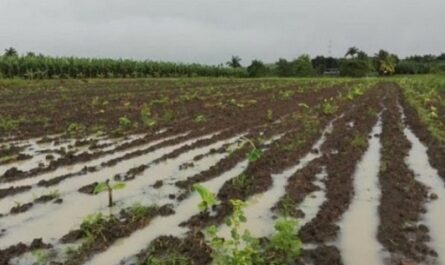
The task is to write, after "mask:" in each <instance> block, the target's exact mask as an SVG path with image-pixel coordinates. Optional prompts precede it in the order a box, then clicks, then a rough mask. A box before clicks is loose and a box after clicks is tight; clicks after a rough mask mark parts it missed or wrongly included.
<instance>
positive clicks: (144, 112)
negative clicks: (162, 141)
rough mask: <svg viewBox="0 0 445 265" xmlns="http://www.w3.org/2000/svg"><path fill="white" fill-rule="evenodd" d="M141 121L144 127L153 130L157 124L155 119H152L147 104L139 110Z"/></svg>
mask: <svg viewBox="0 0 445 265" xmlns="http://www.w3.org/2000/svg"><path fill="white" fill-rule="evenodd" d="M141 120H142V122H143V123H144V125H145V127H148V128H153V127H155V126H156V125H157V124H158V122H157V121H156V119H155V118H153V117H152V114H151V110H150V107H148V105H147V104H144V105H143V106H142V109H141Z"/></svg>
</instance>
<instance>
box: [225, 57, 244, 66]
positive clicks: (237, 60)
mask: <svg viewBox="0 0 445 265" xmlns="http://www.w3.org/2000/svg"><path fill="white" fill-rule="evenodd" d="M227 65H228V66H230V67H232V68H240V67H241V58H240V57H239V56H232V59H230V61H228V62H227Z"/></svg>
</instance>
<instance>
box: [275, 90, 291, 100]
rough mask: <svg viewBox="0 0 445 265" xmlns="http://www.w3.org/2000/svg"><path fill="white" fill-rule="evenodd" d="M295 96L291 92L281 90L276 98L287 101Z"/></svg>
mask: <svg viewBox="0 0 445 265" xmlns="http://www.w3.org/2000/svg"><path fill="white" fill-rule="evenodd" d="M294 94H295V92H294V91H292V90H284V91H283V90H281V91H279V92H278V98H279V99H281V100H289V99H291V98H292V96H293V95H294Z"/></svg>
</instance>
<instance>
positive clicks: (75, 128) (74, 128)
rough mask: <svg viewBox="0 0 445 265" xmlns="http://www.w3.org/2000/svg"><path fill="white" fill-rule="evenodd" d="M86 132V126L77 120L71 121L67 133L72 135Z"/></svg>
mask: <svg viewBox="0 0 445 265" xmlns="http://www.w3.org/2000/svg"><path fill="white" fill-rule="evenodd" d="M85 132H86V126H85V125H83V124H80V123H76V122H72V123H70V124H69V125H68V127H67V129H66V133H67V134H69V135H71V136H76V135H84V134H85Z"/></svg>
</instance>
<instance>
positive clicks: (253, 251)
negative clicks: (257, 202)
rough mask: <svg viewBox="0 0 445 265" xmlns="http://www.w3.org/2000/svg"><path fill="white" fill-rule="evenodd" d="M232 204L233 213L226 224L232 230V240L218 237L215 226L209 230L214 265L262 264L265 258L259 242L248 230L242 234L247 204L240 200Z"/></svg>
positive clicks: (232, 201) (233, 201)
mask: <svg viewBox="0 0 445 265" xmlns="http://www.w3.org/2000/svg"><path fill="white" fill-rule="evenodd" d="M230 202H231V204H232V207H233V213H232V215H231V216H230V217H229V218H227V219H226V222H225V223H226V225H227V226H228V227H229V228H230V235H231V238H230V239H229V240H225V239H224V238H221V237H218V235H217V233H218V230H217V228H216V227H215V226H211V227H210V228H209V229H207V235H208V238H209V242H208V243H209V245H210V246H211V248H212V250H213V252H212V254H213V263H214V264H216V265H255V264H262V263H263V257H262V255H261V248H260V244H259V240H258V239H256V238H254V237H252V236H251V234H250V232H249V230H247V229H246V230H244V232H243V233H242V232H241V224H242V223H245V222H246V221H247V220H246V217H245V215H244V212H243V207H244V206H245V203H244V202H243V201H240V200H231V201H230Z"/></svg>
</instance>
